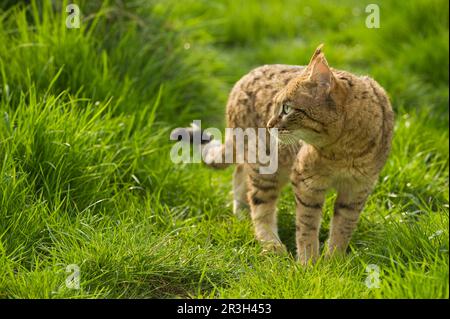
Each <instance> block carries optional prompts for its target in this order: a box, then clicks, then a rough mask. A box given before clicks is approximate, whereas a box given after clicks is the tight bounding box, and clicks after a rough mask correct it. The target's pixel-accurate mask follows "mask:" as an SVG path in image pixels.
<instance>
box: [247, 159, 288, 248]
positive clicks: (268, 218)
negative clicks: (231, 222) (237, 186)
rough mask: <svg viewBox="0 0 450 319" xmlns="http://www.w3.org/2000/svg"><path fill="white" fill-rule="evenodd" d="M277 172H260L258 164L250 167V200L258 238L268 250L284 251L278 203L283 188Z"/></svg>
mask: <svg viewBox="0 0 450 319" xmlns="http://www.w3.org/2000/svg"><path fill="white" fill-rule="evenodd" d="M281 186H282V184H281V182H280V179H279V176H278V175H277V174H260V173H259V171H258V168H257V167H256V166H252V167H251V168H249V169H248V201H249V203H250V208H251V217H252V222H253V226H254V229H255V235H256V239H258V240H259V241H260V242H261V244H262V245H263V248H264V250H266V251H275V252H283V251H285V247H284V245H283V244H282V243H281V240H280V238H279V236H278V226H277V214H276V205H277V200H278V196H279V194H280V190H281Z"/></svg>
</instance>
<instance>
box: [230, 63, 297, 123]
mask: <svg viewBox="0 0 450 319" xmlns="http://www.w3.org/2000/svg"><path fill="white" fill-rule="evenodd" d="M303 69H304V67H302V66H295V65H286V64H268V65H263V66H260V67H257V68H255V69H253V70H251V71H250V72H249V73H247V74H246V75H244V76H243V77H242V78H241V79H240V80H239V81H238V82H236V84H235V85H234V87H233V89H232V90H231V92H230V95H229V97H228V103H227V125H228V127H242V128H247V127H254V128H256V127H265V126H266V124H267V121H268V120H269V118H270V117H271V115H272V109H273V107H274V105H273V97H274V96H275V95H276V94H277V92H278V91H279V90H280V89H282V88H283V87H284V86H286V84H287V83H288V82H289V81H290V80H291V79H292V78H294V77H296V76H298V75H300V74H301V73H302V71H303Z"/></svg>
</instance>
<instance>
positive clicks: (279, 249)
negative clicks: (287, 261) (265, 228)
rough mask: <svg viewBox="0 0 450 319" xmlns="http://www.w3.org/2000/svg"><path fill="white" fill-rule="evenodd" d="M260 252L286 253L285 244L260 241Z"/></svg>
mask: <svg viewBox="0 0 450 319" xmlns="http://www.w3.org/2000/svg"><path fill="white" fill-rule="evenodd" d="M261 244H262V247H263V250H262V254H264V255H266V254H276V255H285V254H287V252H288V251H287V249H286V246H285V245H283V244H282V243H281V242H262V243H261Z"/></svg>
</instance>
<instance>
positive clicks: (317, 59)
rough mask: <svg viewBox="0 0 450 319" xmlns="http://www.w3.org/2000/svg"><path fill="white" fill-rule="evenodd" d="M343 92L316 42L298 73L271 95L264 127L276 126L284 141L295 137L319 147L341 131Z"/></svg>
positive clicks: (332, 140) (293, 139)
mask: <svg viewBox="0 0 450 319" xmlns="http://www.w3.org/2000/svg"><path fill="white" fill-rule="evenodd" d="M346 95H347V92H346V91H345V89H344V87H343V86H342V85H341V84H340V83H339V81H338V79H336V77H335V76H334V74H333V72H332V70H331V69H330V67H329V66H328V63H327V60H326V59H325V55H324V54H323V52H322V45H320V46H319V47H318V48H317V49H316V51H315V52H314V55H313V56H312V58H311V60H310V62H309V64H308V66H307V67H306V68H305V69H304V70H303V72H302V74H301V75H300V76H299V77H297V78H294V79H292V80H291V81H290V82H289V83H288V84H287V86H286V87H284V88H283V89H282V90H280V92H278V94H277V95H276V96H275V98H274V103H275V108H274V111H275V112H274V114H273V116H272V118H271V119H270V120H269V122H268V123H267V127H268V128H277V129H278V136H279V139H280V141H281V142H282V143H285V144H292V143H295V142H297V141H298V140H299V139H301V140H303V141H305V142H307V143H309V144H312V145H316V146H319V147H321V146H325V145H327V144H330V143H333V142H334V141H336V139H337V137H338V136H339V134H340V132H341V131H342V126H343V122H344V110H343V107H344V106H343V104H344V103H345V97H346Z"/></svg>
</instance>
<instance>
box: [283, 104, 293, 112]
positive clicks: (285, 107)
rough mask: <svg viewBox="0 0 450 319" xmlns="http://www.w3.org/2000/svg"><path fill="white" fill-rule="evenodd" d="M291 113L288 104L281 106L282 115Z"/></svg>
mask: <svg viewBox="0 0 450 319" xmlns="http://www.w3.org/2000/svg"><path fill="white" fill-rule="evenodd" d="M290 111H291V106H290V105H288V104H283V108H282V113H283V114H288V113H289V112H290Z"/></svg>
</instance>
